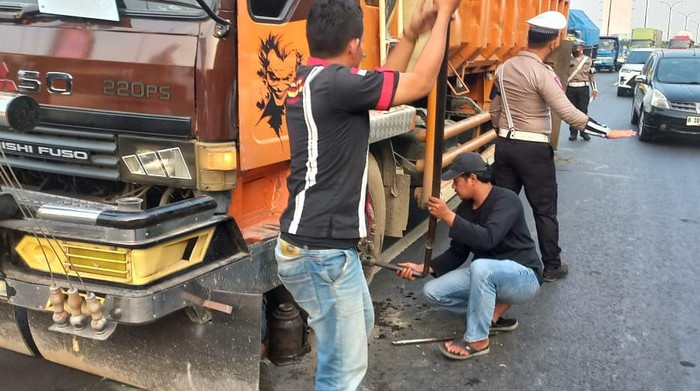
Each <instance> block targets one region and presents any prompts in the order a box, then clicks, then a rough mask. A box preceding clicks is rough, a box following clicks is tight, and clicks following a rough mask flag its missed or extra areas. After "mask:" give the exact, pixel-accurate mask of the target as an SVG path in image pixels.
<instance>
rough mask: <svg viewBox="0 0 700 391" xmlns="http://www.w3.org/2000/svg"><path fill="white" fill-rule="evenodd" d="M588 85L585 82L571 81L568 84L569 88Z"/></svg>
mask: <svg viewBox="0 0 700 391" xmlns="http://www.w3.org/2000/svg"><path fill="white" fill-rule="evenodd" d="M589 85H590V83H589V82H587V81H572V82H571V83H569V87H588V86H589Z"/></svg>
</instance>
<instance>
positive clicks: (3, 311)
mask: <svg viewBox="0 0 700 391" xmlns="http://www.w3.org/2000/svg"><path fill="white" fill-rule="evenodd" d="M16 311H21V313H20V314H19V315H20V316H18V314H17V312H16ZM24 316H26V310H25V309H23V308H17V307H15V306H13V305H10V304H6V303H3V302H2V301H0V348H2V349H7V350H12V351H14V352H17V353H22V354H26V355H27V356H35V354H34V351H33V350H32V346H31V340H29V342H27V339H25V336H26V335H27V333H28V332H29V330H28V329H27V328H26V318H24ZM23 318H24V319H23ZM22 326H25V327H22Z"/></svg>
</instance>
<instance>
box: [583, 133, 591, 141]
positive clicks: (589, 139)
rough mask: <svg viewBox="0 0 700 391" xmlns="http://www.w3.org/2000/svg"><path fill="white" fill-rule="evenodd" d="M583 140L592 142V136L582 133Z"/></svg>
mask: <svg viewBox="0 0 700 391" xmlns="http://www.w3.org/2000/svg"><path fill="white" fill-rule="evenodd" d="M581 138H582V139H584V140H586V141H591V136H589V135H587V134H586V133H584V132H581Z"/></svg>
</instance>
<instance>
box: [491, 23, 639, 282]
mask: <svg viewBox="0 0 700 391" xmlns="http://www.w3.org/2000/svg"><path fill="white" fill-rule="evenodd" d="M566 23H567V21H566V17H565V16H564V15H562V14H561V13H559V12H556V11H547V12H544V13H542V14H539V15H537V16H535V17H534V18H532V19H530V20H528V24H529V25H530V28H529V31H528V46H527V48H526V49H525V50H524V51H521V52H520V53H518V55H517V56H515V57H514V58H512V59H510V60H508V61H506V62H505V63H503V64H502V65H501V66H499V67H498V69H497V70H496V81H495V83H494V89H493V91H492V94H491V100H492V102H491V108H490V110H489V111H490V113H491V116H492V121H493V124H494V126H495V127H496V128H498V136H499V137H498V139H497V140H496V155H495V166H494V168H495V172H494V174H495V175H494V183H495V184H496V185H497V186H501V187H505V188H508V189H511V190H513V191H514V192H515V193H519V192H520V189H521V188H522V187H525V195H526V196H527V199H528V202H529V203H530V206H531V207H532V211H533V214H534V217H535V225H536V227H537V240H538V242H539V243H538V244H539V247H540V252H541V255H542V261H543V263H544V273H543V276H542V277H543V280H545V281H549V282H551V281H555V280H557V279H559V278H561V277H563V276H564V275H566V274H567V272H568V267H567V265H566V264H563V263H562V262H561V258H560V252H561V249H560V248H559V222H558V221H557V178H556V171H555V168H554V150H553V148H552V147H551V146H550V144H549V137H550V134H551V131H552V130H551V129H552V128H551V126H552V124H551V113H550V108H551V109H553V110H554V111H555V112H556V113H557V114H558V115H559V117H561V118H562V119H563V120H564V121H566V122H567V123H568V124H569V125H570V126H572V127H574V128H576V129H580V130H582V131H583V132H585V133H586V134H589V135H593V136H599V137H603V138H622V137H632V136H634V135H635V133H634V132H633V131H632V130H611V129H609V128H608V127H606V126H605V125H601V124H599V123H597V122H596V121H594V120H593V119H590V118H588V116H587V115H586V114H585V113H583V112H581V111H579V110H578V109H576V107H574V106H573V105H572V104H571V102H570V101H569V100H568V99H567V98H566V95H565V94H564V92H563V90H564V88H563V85H562V83H561V80H560V79H559V77H557V75H556V74H555V73H554V71H553V70H552V68H551V67H549V66H548V65H546V64H544V63H543V62H542V60H543V59H544V58H546V57H547V56H549V55H550V54H551V53H552V52H553V51H554V49H555V48H556V47H557V37H558V36H559V34H560V31H561V30H562V29H564V28H565V27H566Z"/></svg>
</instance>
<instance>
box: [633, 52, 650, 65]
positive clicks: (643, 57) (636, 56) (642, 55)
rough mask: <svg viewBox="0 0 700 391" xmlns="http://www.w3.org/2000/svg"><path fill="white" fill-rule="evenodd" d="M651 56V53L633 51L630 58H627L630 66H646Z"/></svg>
mask: <svg viewBox="0 0 700 391" xmlns="http://www.w3.org/2000/svg"><path fill="white" fill-rule="evenodd" d="M650 55H651V51H648V50H642V51H631V52H630V54H629V56H627V63H628V64H644V63H645V62H647V58H649V56H650Z"/></svg>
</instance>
